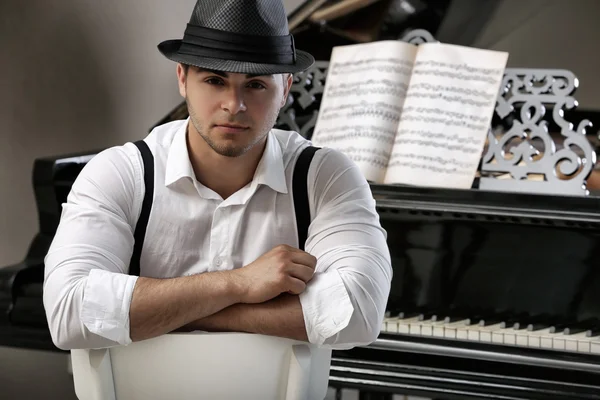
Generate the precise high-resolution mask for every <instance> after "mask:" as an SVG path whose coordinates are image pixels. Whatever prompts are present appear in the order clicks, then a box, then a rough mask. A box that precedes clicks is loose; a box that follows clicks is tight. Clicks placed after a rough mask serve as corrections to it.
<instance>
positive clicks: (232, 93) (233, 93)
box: [221, 85, 246, 115]
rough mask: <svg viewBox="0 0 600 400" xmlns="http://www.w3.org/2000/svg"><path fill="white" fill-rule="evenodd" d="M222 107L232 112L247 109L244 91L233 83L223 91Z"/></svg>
mask: <svg viewBox="0 0 600 400" xmlns="http://www.w3.org/2000/svg"><path fill="white" fill-rule="evenodd" d="M223 96H224V97H223V100H222V102H221V108H222V109H223V110H225V111H227V112H229V113H230V114H233V115H235V114H237V113H240V112H244V111H246V103H245V100H244V92H243V90H241V89H238V88H236V87H233V85H232V86H231V87H230V88H229V89H228V90H226V91H225V92H224V93H223Z"/></svg>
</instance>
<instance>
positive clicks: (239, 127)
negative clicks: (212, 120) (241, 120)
mask: <svg viewBox="0 0 600 400" xmlns="http://www.w3.org/2000/svg"><path fill="white" fill-rule="evenodd" d="M215 127H216V128H219V129H221V130H225V131H229V132H242V131H245V130H246V129H248V128H249V127H248V126H245V125H238V124H216V125H215Z"/></svg>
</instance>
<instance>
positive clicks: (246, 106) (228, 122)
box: [177, 64, 292, 157]
mask: <svg viewBox="0 0 600 400" xmlns="http://www.w3.org/2000/svg"><path fill="white" fill-rule="evenodd" d="M177 77H178V81H179V92H180V93H181V95H182V96H183V97H184V98H185V101H186V103H187V107H188V111H189V114H190V121H191V122H192V124H193V127H194V128H195V130H196V131H197V132H198V133H199V134H200V136H201V137H202V138H203V139H204V141H205V142H206V143H207V144H208V145H209V146H210V147H211V148H212V149H213V150H214V151H215V152H217V153H218V154H220V155H223V156H227V157H238V156H241V155H243V154H244V153H246V152H247V151H248V150H250V149H251V148H252V147H254V146H255V145H256V144H259V143H261V142H262V139H264V138H265V137H266V135H267V134H268V132H269V131H270V130H271V128H272V127H273V125H274V124H275V121H276V119H277V116H278V114H279V110H280V109H281V107H283V106H284V105H285V101H286V98H287V94H288V92H289V89H290V86H291V83H292V78H291V76H289V75H287V74H286V75H283V76H282V75H280V74H279V75H262V76H251V75H245V74H234V73H226V72H220V71H209V70H204V69H199V68H196V67H192V66H190V67H189V69H188V71H187V73H186V72H185V70H184V68H183V67H182V65H181V64H179V65H178V66H177Z"/></svg>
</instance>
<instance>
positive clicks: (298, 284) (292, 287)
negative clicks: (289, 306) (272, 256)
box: [287, 276, 306, 294]
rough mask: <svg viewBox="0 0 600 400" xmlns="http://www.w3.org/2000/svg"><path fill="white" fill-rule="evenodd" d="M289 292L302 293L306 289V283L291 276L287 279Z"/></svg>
mask: <svg viewBox="0 0 600 400" xmlns="http://www.w3.org/2000/svg"><path fill="white" fill-rule="evenodd" d="M287 288H288V290H287V292H288V293H291V294H300V293H302V292H304V289H306V284H305V283H304V282H302V281H301V280H300V279H297V278H294V277H292V276H289V277H288V279H287Z"/></svg>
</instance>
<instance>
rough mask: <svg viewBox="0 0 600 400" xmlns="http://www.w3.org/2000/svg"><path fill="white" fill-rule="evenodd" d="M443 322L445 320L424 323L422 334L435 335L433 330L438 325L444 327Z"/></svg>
mask: <svg viewBox="0 0 600 400" xmlns="http://www.w3.org/2000/svg"><path fill="white" fill-rule="evenodd" d="M443 324H444V321H431V322H429V323H427V324H423V325H421V335H422V336H433V330H434V329H435V328H436V327H440V326H441V327H442V328H443ZM442 336H443V331H442Z"/></svg>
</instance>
